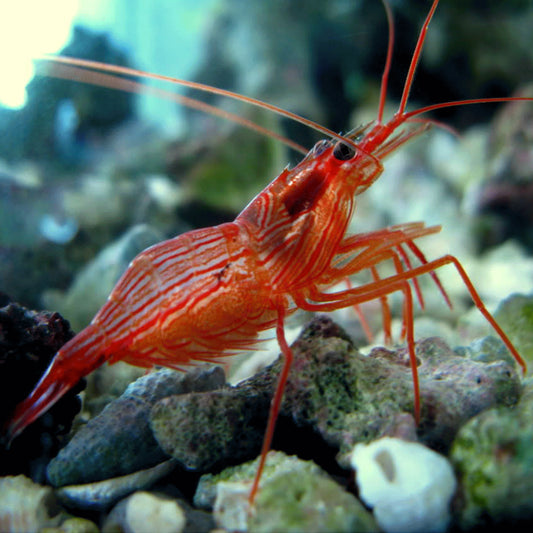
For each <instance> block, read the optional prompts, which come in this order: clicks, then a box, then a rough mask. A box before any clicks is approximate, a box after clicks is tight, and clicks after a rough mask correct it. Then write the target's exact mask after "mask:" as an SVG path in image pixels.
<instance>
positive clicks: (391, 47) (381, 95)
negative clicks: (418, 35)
mask: <svg viewBox="0 0 533 533" xmlns="http://www.w3.org/2000/svg"><path fill="white" fill-rule="evenodd" d="M383 7H384V8H385V13H386V15H387V24H388V26H389V43H388V45H387V59H386V60H385V68H384V69H383V74H382V76H381V90H380V93H379V107H378V120H377V121H378V123H381V122H382V120H383V111H384V109H385V100H386V99H387V86H388V84H389V73H390V69H391V64H392V52H393V50H394V20H393V17H392V11H391V8H390V6H389V4H387V1H386V0H383Z"/></svg>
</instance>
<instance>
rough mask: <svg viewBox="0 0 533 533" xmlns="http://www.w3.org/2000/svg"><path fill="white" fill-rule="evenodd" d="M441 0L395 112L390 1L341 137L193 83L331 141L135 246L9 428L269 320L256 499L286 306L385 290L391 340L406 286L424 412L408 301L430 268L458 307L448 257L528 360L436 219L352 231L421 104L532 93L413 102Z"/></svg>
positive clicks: (215, 346) (206, 357) (204, 352)
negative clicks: (271, 373) (441, 273)
mask: <svg viewBox="0 0 533 533" xmlns="http://www.w3.org/2000/svg"><path fill="white" fill-rule="evenodd" d="M437 4H438V0H434V2H433V4H432V7H431V9H430V12H429V14H428V16H427V18H426V20H425V23H424V25H423V26H422V30H421V32H420V36H419V38H418V42H417V45H416V48H415V51H414V54H413V58H412V61H411V66H410V68H409V71H408V73H407V78H406V82H405V86H404V92H403V95H402V98H401V101H400V105H399V108H398V110H397V112H396V113H395V115H394V116H393V117H392V118H391V119H390V120H389V121H388V122H384V121H383V111H384V107H385V100H386V89H387V78H388V73H389V70H390V65H391V55H392V48H393V29H392V18H391V14H390V10H389V8H388V7H387V6H385V7H386V12H387V17H388V21H389V35H390V38H389V46H388V53H387V61H386V65H385V70H384V74H383V81H382V86H381V96H380V102H379V108H378V113H377V119H376V121H374V122H372V123H370V124H368V125H366V126H363V127H361V128H359V129H357V130H355V131H353V132H351V133H350V134H348V135H346V136H340V135H338V134H336V133H334V132H331V131H329V130H327V129H326V128H324V127H322V126H319V125H316V124H314V123H311V122H310V121H308V120H306V119H302V118H301V117H298V116H295V115H293V114H291V113H289V112H286V111H283V110H281V109H279V108H276V107H274V106H272V105H270V104H265V103H263V102H258V101H252V100H251V99H249V98H245V97H242V96H240V95H235V94H232V93H228V92H226V91H221V90H219V89H213V88H206V87H205V86H199V85H198V84H192V83H190V82H187V83H186V85H189V86H193V87H195V88H200V89H202V90H209V91H210V92H216V93H218V94H224V95H226V96H230V97H233V98H237V99H239V100H243V101H247V102H251V103H253V104H255V105H259V106H261V107H264V108H267V109H269V110H271V111H274V112H276V113H279V114H281V115H283V116H285V117H288V118H291V119H295V120H298V121H300V122H303V123H304V124H307V125H310V126H312V127H314V128H315V129H318V130H319V131H321V132H323V133H325V134H326V135H328V136H329V137H330V138H331V140H323V141H320V142H319V143H317V144H316V145H315V147H314V148H313V149H311V150H310V151H309V152H308V153H307V155H306V156H305V158H304V159H303V160H302V161H301V162H300V163H299V164H298V165H297V166H296V167H294V168H292V169H289V168H286V169H285V170H283V171H282V172H281V174H280V175H279V176H278V177H277V178H276V179H275V180H274V181H273V182H272V183H271V184H270V185H268V186H267V187H266V189H265V190H263V191H262V192H261V193H259V194H258V195H257V196H256V197H255V198H254V199H253V200H252V201H251V202H250V204H249V205H248V206H247V207H246V208H245V209H244V210H243V211H242V212H241V213H240V214H239V216H238V217H237V218H236V219H235V221H234V222H231V223H227V224H222V225H220V226H217V227H213V228H206V229H200V230H195V231H191V232H189V233H186V234H184V235H180V236H178V237H176V238H174V239H170V240H168V241H165V242H162V243H160V244H157V245H155V246H152V247H151V248H148V249H147V250H145V251H144V252H142V253H141V254H140V255H138V256H137V257H136V258H135V259H134V260H133V262H132V263H131V265H130V266H129V268H128V269H127V271H126V272H125V274H124V275H123V276H122V278H121V279H120V280H119V282H118V284H117V286H116V287H115V289H114V290H113V292H112V293H111V295H110V296H109V298H108V301H107V302H106V304H105V305H104V306H103V308H102V309H101V310H100V311H99V312H98V314H97V315H96V316H95V317H94V319H93V321H92V322H91V324H90V325H89V326H88V327H87V328H86V329H85V330H83V331H82V332H80V333H79V334H78V335H77V336H76V337H74V338H73V339H72V340H71V341H70V342H68V343H67V344H66V345H65V346H64V347H63V348H62V349H61V350H60V351H59V352H58V353H57V355H56V357H55V359H54V360H53V362H52V363H51V365H50V367H49V369H48V370H47V372H46V374H45V375H44V376H43V378H42V379H41V381H40V382H39V383H38V384H37V386H36V388H35V390H34V391H33V392H32V394H31V395H30V396H29V397H28V398H27V399H26V400H24V401H23V402H22V403H21V404H20V405H19V406H17V408H16V410H15V413H14V414H13V417H12V419H11V421H10V423H9V425H8V427H7V428H6V429H7V434H8V437H9V438H10V439H12V438H14V437H15V436H16V435H17V434H19V433H20V432H21V431H22V430H23V429H24V428H25V427H26V426H27V425H28V424H30V423H31V422H32V421H34V420H35V419H36V418H37V417H38V416H39V415H41V414H42V413H44V412H45V411H46V410H47V409H48V408H49V407H50V406H51V405H53V404H54V403H55V402H56V401H57V400H58V399H59V398H60V397H61V396H62V395H63V394H64V393H65V392H66V391H67V390H68V389H69V388H71V387H72V386H74V385H75V383H76V382H77V381H78V380H79V379H80V378H81V377H83V376H85V375H86V374H88V373H89V372H91V371H92V370H93V369H95V368H96V367H98V366H99V365H101V364H102V363H103V362H104V361H108V362H115V361H118V360H123V361H126V362H128V363H131V364H134V365H137V366H141V367H152V366H154V365H163V366H168V367H172V368H179V369H181V368H184V367H186V366H188V365H190V364H193V363H195V362H197V361H218V360H219V359H220V358H221V357H223V356H226V355H230V354H232V353H235V352H237V351H241V350H248V349H250V348H252V347H254V346H255V345H256V343H257V342H258V334H259V333H260V332H262V331H264V330H266V329H270V328H275V331H276V337H277V340H278V343H279V346H280V348H281V352H282V354H283V356H284V364H283V367H282V370H281V373H280V376H279V379H278V384H277V388H276V391H275V394H274V397H273V400H272V404H271V409H270V415H269V419H268V424H267V429H266V432H265V438H264V441H263V447H262V451H261V459H260V463H259V467H258V470H257V473H256V476H255V479H254V482H253V485H252V488H251V491H250V502H253V500H254V497H255V495H256V493H257V490H258V486H259V480H260V476H261V472H262V470H263V466H264V462H265V458H266V454H267V452H268V450H269V447H270V443H271V440H272V435H273V432H274V427H275V422H276V418H277V415H278V412H279V408H280V405H281V400H282V396H283V391H284V388H285V384H286V380H287V376H288V373H289V370H290V367H291V362H292V358H293V355H292V351H291V348H290V347H289V346H288V343H287V341H286V338H285V333H284V323H285V318H286V317H287V315H288V314H290V313H292V312H293V311H295V310H296V309H297V308H300V309H303V310H308V311H333V310H336V309H340V308H344V307H347V306H352V305H353V306H358V305H359V304H361V303H364V302H367V301H370V300H375V299H378V300H379V301H380V303H381V306H382V310H383V325H384V329H385V336H386V338H387V339H390V320H391V319H390V311H389V308H388V304H387V296H388V295H390V294H392V293H393V292H401V293H402V295H403V299H404V306H403V325H404V327H403V335H402V336H403V337H405V339H406V341H407V347H408V353H409V357H410V363H411V370H412V374H413V383H414V412H415V417H416V418H417V420H418V419H419V414H420V394H419V385H418V373H417V363H416V357H415V344H414V331H413V305H414V300H418V301H419V303H420V305H421V306H423V297H422V293H421V290H420V287H419V285H418V283H417V278H418V277H419V276H421V275H423V274H428V275H430V276H431V277H432V279H433V282H434V283H435V285H436V287H437V290H439V291H440V292H441V294H442V295H443V298H444V299H445V301H446V302H447V303H448V304H449V305H451V304H450V301H449V299H448V296H447V294H446V292H445V290H444V288H443V287H442V285H441V283H440V281H439V278H438V277H437V275H436V273H435V271H436V270H438V269H439V268H441V267H443V266H445V265H453V266H454V267H455V268H456V270H457V272H458V274H459V275H460V277H461V278H462V280H463V282H464V283H465V286H466V288H467V289H468V291H469V293H470V295H471V297H472V299H473V301H474V303H475V305H476V306H477V307H478V309H479V310H480V312H481V313H482V314H483V315H484V316H485V318H486V319H487V321H488V322H489V323H490V324H491V325H492V327H493V328H494V329H495V330H496V332H497V333H498V335H499V336H500V337H501V338H502V340H503V342H504V343H505V344H506V346H507V347H508V349H509V350H510V352H511V353H512V355H513V356H514V358H515V359H516V361H517V362H518V363H519V364H520V366H521V367H522V368H523V369H525V364H524V361H523V360H522V358H521V357H520V355H519V354H518V352H517V351H516V349H515V347H514V346H513V344H512V343H511V342H510V340H509V338H508V337H507V336H506V334H505V333H504V332H503V331H502V329H501V328H500V327H499V326H498V324H497V323H496V322H495V320H494V318H493V317H492V316H491V314H490V313H489V312H488V311H487V309H486V308H485V306H484V304H483V302H482V300H481V298H480V297H479V295H478V293H477V292H476V290H475V288H474V286H473V284H472V282H471V281H470V279H469V278H468V275H467V273H466V272H465V270H464V269H463V267H462V266H461V264H460V262H459V261H458V260H457V259H456V258H455V257H453V256H451V255H445V256H443V257H440V258H437V259H433V260H428V259H426V257H425V256H424V254H423V252H422V251H421V249H420V248H419V245H418V243H417V242H416V241H417V240H418V239H420V238H422V237H424V236H427V235H431V234H434V233H437V232H438V231H440V226H431V227H427V226H425V225H424V224H423V223H422V222H414V223H406V224H401V225H397V226H392V227H389V228H384V229H380V230H376V231H372V232H368V233H359V234H355V235H347V228H348V224H349V222H350V220H351V218H352V215H353V214H354V211H355V198H356V196H357V195H359V194H361V193H363V192H364V191H365V190H366V189H367V188H368V187H370V186H371V185H372V183H374V181H375V180H376V179H378V178H379V176H380V175H381V174H382V172H383V160H384V158H385V157H387V156H388V155H390V154H392V153H393V152H395V151H396V150H397V149H398V148H400V147H401V146H403V145H404V144H405V143H406V142H407V141H409V140H410V139H412V138H413V137H416V136H418V135H420V134H421V133H423V132H424V131H425V130H426V129H427V128H428V127H429V126H430V125H431V124H432V121H431V120H427V119H421V118H420V117H419V115H421V114H423V113H426V112H428V111H432V110H435V109H441V108H445V107H451V106H457V105H466V104H473V103H482V102H488V101H509V100H531V99H528V98H499V99H492V100H489V99H483V100H464V101H459V102H448V103H442V104H435V105H433V106H427V107H425V108H421V109H418V110H415V111H409V112H407V111H406V107H407V101H408V97H409V93H410V89H411V86H412V83H413V79H414V74H415V70H416V65H417V63H418V60H419V58H420V54H421V51H422V47H423V44H424V40H425V35H426V32H427V28H428V25H429V22H430V20H431V18H432V16H433V13H434V11H435V9H436V7H437ZM55 61H56V62H57V63H63V64H64V63H67V64H69V63H70V64H71V65H72V64H74V65H76V66H77V67H82V68H83V69H84V68H86V67H87V68H89V67H93V68H94V67H95V66H96V67H97V68H98V69H99V71H106V70H107V71H110V72H120V73H127V74H130V75H136V76H146V74H144V73H141V72H138V71H132V70H130V69H123V68H118V67H110V66H105V65H101V64H94V63H92V64H91V63H89V62H86V61H85V62H84V61H80V60H72V59H68V58H57V59H56V60H55ZM82 72H85V73H86V72H87V71H86V70H84V71H82ZM86 78H87V76H86V75H85V77H84V79H86ZM163 79H166V78H163ZM167 81H174V82H176V80H168V79H167ZM94 83H96V84H103V83H105V84H107V85H109V84H110V82H109V80H108V81H105V82H102V81H101V80H100V81H96V78H95V81H94ZM128 83H129V82H128ZM179 83H180V84H183V83H184V82H182V81H179ZM127 87H130V88H126V86H124V87H123V88H125V90H134V89H132V88H131V84H130V85H128V86H127ZM194 105H195V106H196V104H194ZM202 106H203V105H202ZM202 106H200V107H202ZM197 107H198V106H197ZM203 108H205V107H203ZM239 122H240V123H241V124H243V121H241V120H239ZM246 125H247V126H248V124H246ZM255 129H257V128H255ZM384 262H389V263H392V265H393V273H392V274H390V275H388V276H386V277H381V276H380V274H379V272H378V269H377V267H378V266H379V265H380V264H381V263H384ZM362 271H367V272H370V275H371V281H369V282H367V283H365V284H363V285H361V286H358V287H355V288H353V287H349V288H347V289H344V290H339V289H338V288H337V285H338V283H339V282H341V281H343V280H346V279H348V278H349V277H350V276H352V275H354V274H357V273H359V272H362Z"/></svg>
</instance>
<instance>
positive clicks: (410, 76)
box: [396, 0, 439, 115]
mask: <svg viewBox="0 0 533 533" xmlns="http://www.w3.org/2000/svg"><path fill="white" fill-rule="evenodd" d="M438 3H439V0H434V1H433V5H432V6H431V9H430V10H429V13H428V14H427V16H426V20H425V21H424V24H423V25H422V28H421V29H420V34H419V35H418V40H417V41H416V47H415V51H414V52H413V57H412V58H411V64H410V65H409V70H408V72H407V77H406V79H405V85H404V86H403V93H402V99H401V100H400V106H399V107H398V111H397V113H396V114H397V115H403V114H404V112H405V107H406V106H407V100H408V98H409V93H410V92H411V87H412V86H413V80H414V77H415V72H416V67H417V66H418V62H419V60H420V55H421V53H422V48H423V47H424V42H425V41H426V34H427V31H428V26H429V23H430V22H431V19H432V18H433V14H434V13H435V10H436V9H437V5H438Z"/></svg>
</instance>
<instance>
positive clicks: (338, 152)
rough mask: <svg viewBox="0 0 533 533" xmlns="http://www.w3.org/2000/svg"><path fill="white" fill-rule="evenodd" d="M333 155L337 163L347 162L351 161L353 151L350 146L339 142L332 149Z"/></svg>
mask: <svg viewBox="0 0 533 533" xmlns="http://www.w3.org/2000/svg"><path fill="white" fill-rule="evenodd" d="M333 155H334V156H335V157H336V158H337V159H338V160H339V161H348V159H351V158H352V157H353V156H354V155H355V150H354V149H353V147H352V146H351V145H349V144H347V143H344V142H342V141H339V142H338V143H337V144H336V145H335V148H334V149H333Z"/></svg>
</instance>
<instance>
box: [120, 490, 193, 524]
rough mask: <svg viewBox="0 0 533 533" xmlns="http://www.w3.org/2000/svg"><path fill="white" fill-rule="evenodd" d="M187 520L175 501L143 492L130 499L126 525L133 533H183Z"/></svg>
mask: <svg viewBox="0 0 533 533" xmlns="http://www.w3.org/2000/svg"><path fill="white" fill-rule="evenodd" d="M185 520H186V519H185V513H184V512H183V510H182V509H181V507H180V506H179V505H178V504H177V503H176V502H175V501H173V500H170V499H166V498H163V497H158V496H155V495H153V494H150V493H149V492H143V491H139V492H136V493H135V494H133V495H132V496H130V497H129V498H128V503H127V507H126V524H127V531H129V532H131V533H143V532H145V531H157V532H158V533H181V532H182V531H183V529H184V527H185Z"/></svg>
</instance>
